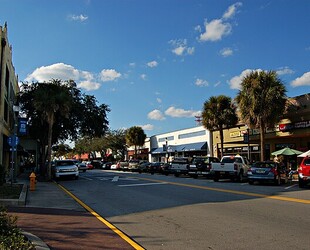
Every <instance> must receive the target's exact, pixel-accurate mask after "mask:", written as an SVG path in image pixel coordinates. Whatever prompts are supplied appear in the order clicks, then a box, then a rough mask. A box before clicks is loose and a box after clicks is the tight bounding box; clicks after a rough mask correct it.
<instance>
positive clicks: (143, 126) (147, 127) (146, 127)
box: [139, 124, 154, 131]
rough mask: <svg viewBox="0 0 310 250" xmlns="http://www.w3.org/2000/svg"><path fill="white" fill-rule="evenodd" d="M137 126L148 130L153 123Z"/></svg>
mask: <svg viewBox="0 0 310 250" xmlns="http://www.w3.org/2000/svg"><path fill="white" fill-rule="evenodd" d="M139 127H141V128H142V129H143V130H149V131H150V130H153V129H154V125H152V124H145V125H140V126H139Z"/></svg>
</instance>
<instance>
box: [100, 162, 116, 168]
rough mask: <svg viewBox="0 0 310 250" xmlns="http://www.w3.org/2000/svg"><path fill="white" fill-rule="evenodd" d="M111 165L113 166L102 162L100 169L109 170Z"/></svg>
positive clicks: (110, 163)
mask: <svg viewBox="0 0 310 250" xmlns="http://www.w3.org/2000/svg"><path fill="white" fill-rule="evenodd" d="M112 164H113V163H112V162H104V163H103V164H102V168H103V169H111V166H112Z"/></svg>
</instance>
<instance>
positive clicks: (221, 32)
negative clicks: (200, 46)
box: [199, 19, 231, 42]
mask: <svg viewBox="0 0 310 250" xmlns="http://www.w3.org/2000/svg"><path fill="white" fill-rule="evenodd" d="M204 25H205V30H206V31H205V32H204V33H202V34H200V38H199V40H200V41H203V42H205V41H212V42H214V41H218V40H221V39H222V37H223V36H227V35H229V34H230V32H231V25H230V24H229V23H224V22H223V21H222V20H221V19H214V20H212V21H211V22H209V23H208V22H207V21H206V22H205V24H204Z"/></svg>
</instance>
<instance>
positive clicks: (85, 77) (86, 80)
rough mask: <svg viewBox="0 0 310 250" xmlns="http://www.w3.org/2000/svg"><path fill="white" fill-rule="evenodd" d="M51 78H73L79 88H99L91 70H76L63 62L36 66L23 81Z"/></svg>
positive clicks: (39, 80)
mask: <svg viewBox="0 0 310 250" xmlns="http://www.w3.org/2000/svg"><path fill="white" fill-rule="evenodd" d="M52 79H60V80H62V81H67V80H73V81H75V82H76V83H77V86H78V87H79V88H83V89H85V90H96V89H99V88H100V83H98V82H97V81H96V80H95V77H94V75H93V74H92V73H91V72H88V71H82V70H78V69H75V68H74V67H73V66H71V65H68V64H64V63H55V64H52V65H49V66H42V67H40V68H37V69H35V70H34V71H33V72H32V73H31V74H29V75H28V76H27V77H26V79H25V81H27V82H32V81H33V82H35V81H38V82H49V81H50V80H52Z"/></svg>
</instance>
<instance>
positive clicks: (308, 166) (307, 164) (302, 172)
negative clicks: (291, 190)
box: [298, 157, 310, 188]
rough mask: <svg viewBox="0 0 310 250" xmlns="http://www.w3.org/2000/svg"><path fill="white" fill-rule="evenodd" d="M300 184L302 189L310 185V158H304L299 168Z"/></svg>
mask: <svg viewBox="0 0 310 250" xmlns="http://www.w3.org/2000/svg"><path fill="white" fill-rule="evenodd" d="M298 183H299V187H301V188H303V187H304V186H305V185H307V184H309V183H310V157H305V158H303V159H302V161H301V163H300V166H299V168H298Z"/></svg>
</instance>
